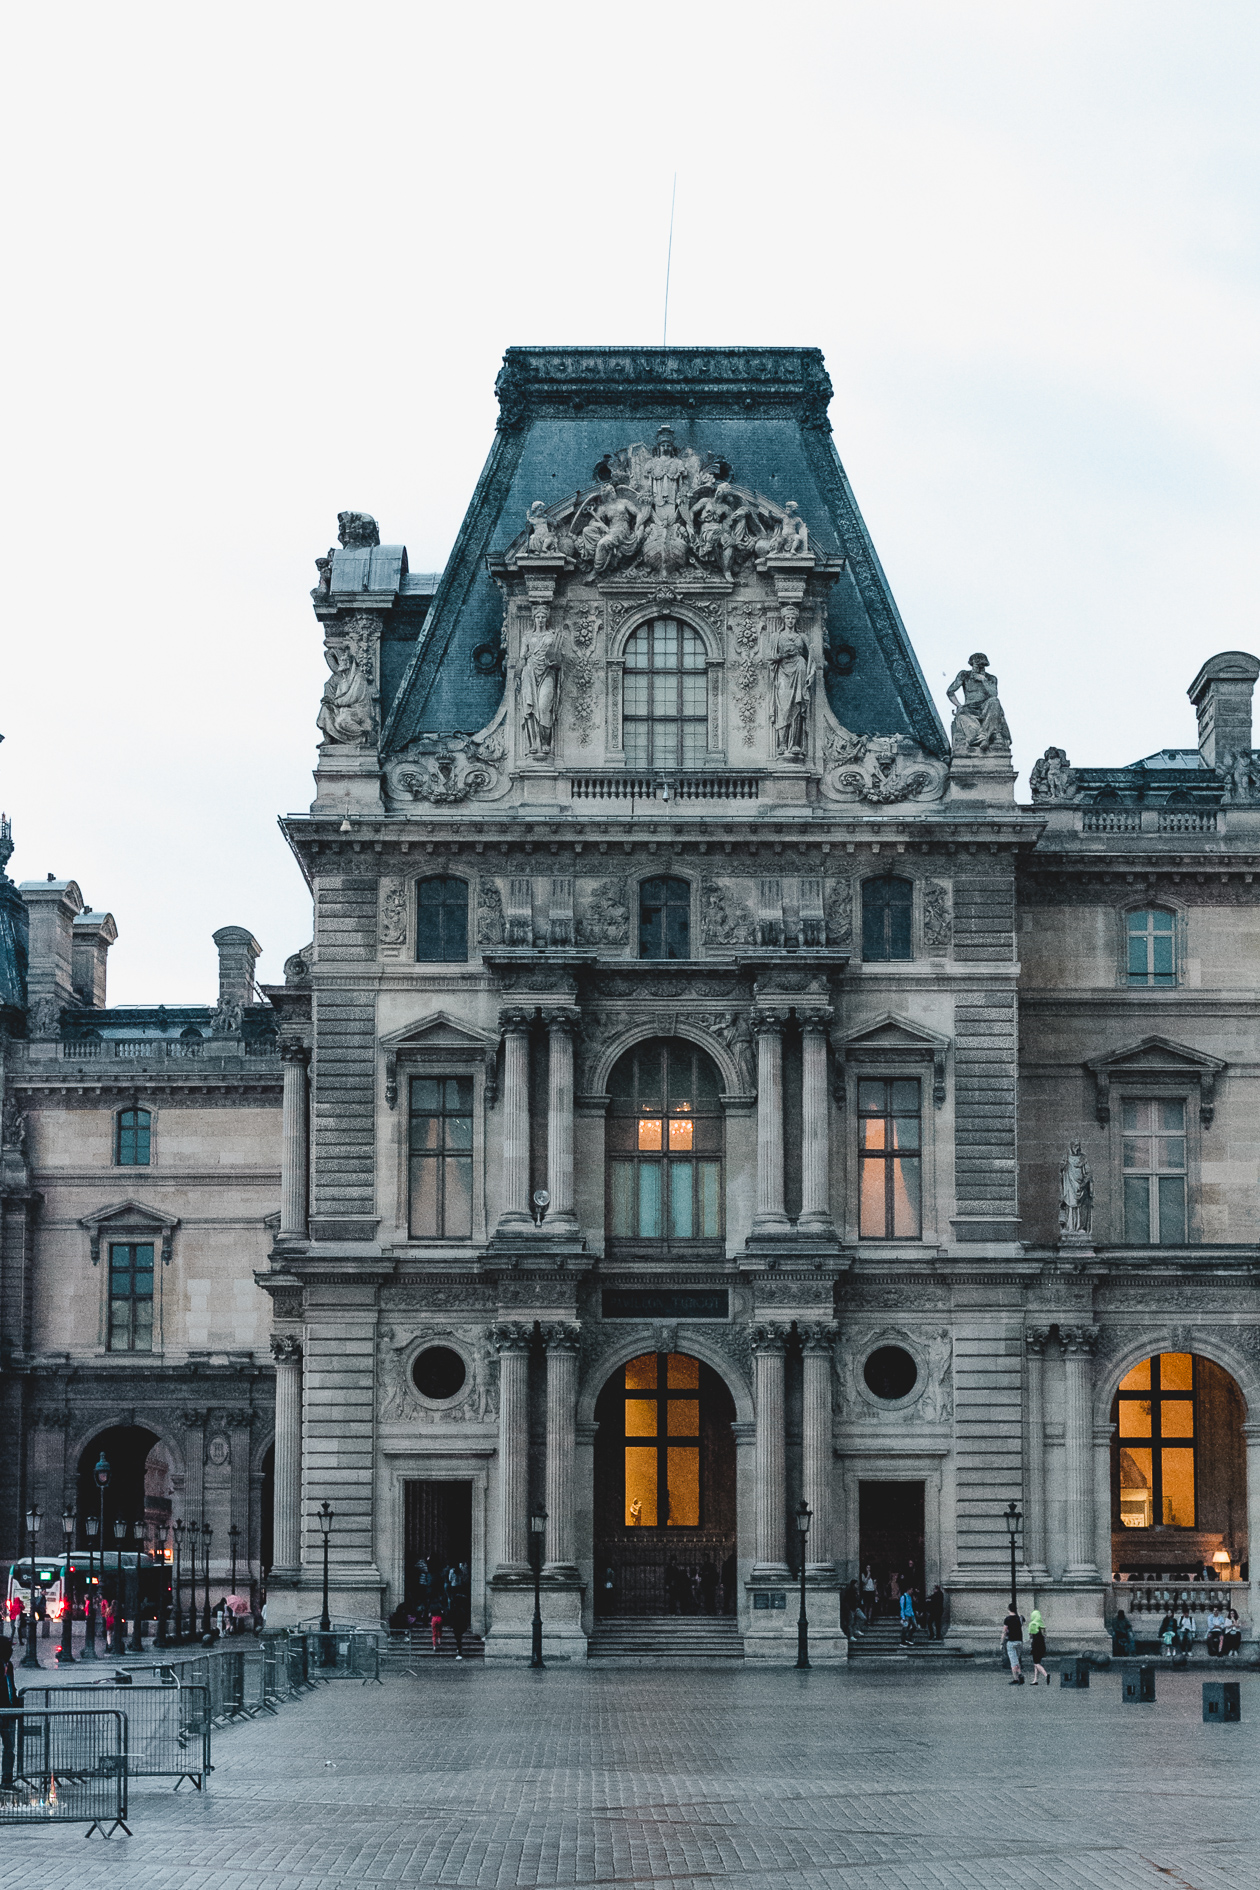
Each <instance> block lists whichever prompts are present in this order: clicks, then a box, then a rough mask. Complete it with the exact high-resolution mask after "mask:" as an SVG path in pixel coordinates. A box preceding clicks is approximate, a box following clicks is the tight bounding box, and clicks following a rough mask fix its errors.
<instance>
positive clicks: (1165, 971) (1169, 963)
mask: <svg viewBox="0 0 1260 1890" xmlns="http://www.w3.org/2000/svg"><path fill="white" fill-rule="evenodd" d="M1175 923H1176V921H1175V919H1174V916H1173V914H1172V913H1171V912H1162V911H1160V910H1158V909H1153V910H1150V911H1146V912H1130V913H1129V915H1128V919H1127V921H1126V929H1127V933H1128V957H1127V965H1126V969H1127V973H1128V980H1129V983H1130V984H1146V985H1152V984H1154V985H1174V984H1176V982H1177V963H1176V956H1175V949H1174V948H1175V931H1174V927H1175Z"/></svg>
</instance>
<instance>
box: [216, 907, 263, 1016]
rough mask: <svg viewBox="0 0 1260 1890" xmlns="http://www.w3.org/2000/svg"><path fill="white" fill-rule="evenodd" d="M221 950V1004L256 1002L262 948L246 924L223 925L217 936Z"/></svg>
mask: <svg viewBox="0 0 1260 1890" xmlns="http://www.w3.org/2000/svg"><path fill="white" fill-rule="evenodd" d="M214 942H215V944H216V945H217V946H218V948H219V1004H220V1007H222V1006H223V1005H225V1004H252V1003H253V1002H254V966H255V965H256V964H257V963H258V960H259V958H260V957H261V956H262V946H261V945H260V944H259V943H258V940H257V939H256V938H255V937H254V935H253V933H252V932H247V931H246V930H245V927H244V926H243V925H221V926H220V927H219V929H218V931H217V932H216V933H215V934H214Z"/></svg>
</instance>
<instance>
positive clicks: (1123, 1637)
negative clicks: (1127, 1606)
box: [1111, 1608, 1136, 1658]
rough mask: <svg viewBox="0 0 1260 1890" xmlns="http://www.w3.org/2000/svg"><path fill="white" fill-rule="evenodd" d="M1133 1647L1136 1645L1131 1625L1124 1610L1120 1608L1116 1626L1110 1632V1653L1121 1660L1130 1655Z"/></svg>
mask: <svg viewBox="0 0 1260 1890" xmlns="http://www.w3.org/2000/svg"><path fill="white" fill-rule="evenodd" d="M1135 1646H1136V1643H1135V1641H1134V1639H1133V1623H1132V1622H1131V1621H1130V1619H1129V1617H1128V1615H1127V1614H1126V1613H1125V1611H1124V1609H1123V1608H1121V1610H1120V1612H1119V1613H1118V1614H1117V1616H1116V1625H1115V1627H1114V1629H1113V1630H1112V1635H1111V1651H1112V1653H1113V1654H1115V1655H1117V1657H1121V1658H1122V1657H1123V1656H1124V1655H1126V1654H1131V1653H1132V1652H1133V1651H1134V1648H1135Z"/></svg>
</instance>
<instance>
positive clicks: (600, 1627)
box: [587, 1615, 744, 1664]
mask: <svg viewBox="0 0 1260 1890" xmlns="http://www.w3.org/2000/svg"><path fill="white" fill-rule="evenodd" d="M587 1656H588V1658H589V1659H591V1660H615V1661H625V1662H630V1663H640V1662H649V1663H655V1662H658V1661H659V1662H661V1663H664V1664H668V1663H670V1662H679V1661H686V1662H688V1663H690V1662H693V1661H695V1662H708V1661H742V1659H743V1658H744V1643H743V1639H742V1637H741V1635H740V1632H739V1625H738V1623H737V1622H736V1621H735V1619H734V1617H733V1616H722V1615H718V1616H716V1617H715V1616H711V1615H710V1616H705V1615H622V1616H620V1617H614V1618H613V1619H611V1620H604V1621H600V1622H598V1623H597V1624H596V1627H595V1631H594V1633H593V1634H592V1635H591V1639H590V1643H589V1646H588V1648H587Z"/></svg>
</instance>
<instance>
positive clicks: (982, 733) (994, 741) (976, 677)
mask: <svg viewBox="0 0 1260 1890" xmlns="http://www.w3.org/2000/svg"><path fill="white" fill-rule="evenodd" d="M967 661H968V664H969V665H970V667H969V668H967V669H960V670H959V672H958V674H957V675H956V676H955V678H954V680H953V682H952V683H951V684H950V685H949V688H948V689H947V690H946V691H945V694H946V695H947V696H948V697H949V700H950V702H951V703H952V705H953V710H954V728H953V746H954V753H955V754H956V755H977V754H986V753H988V751H989V750H990V749H994V748H998V749H1009V747H1010V745H1011V731H1010V729H1009V728H1008V727H1007V726H1006V717H1005V715H1004V714H1003V713H1002V704H1001V703H1000V702H999V701H998V684H997V677H996V676H994V675H992V674H990V671H989V659H988V657H987V656H985V655H984V653H983V651H980V650H977V652H976V653H975V655H974V656H969V657H968V658H967ZM960 696H961V701H960V700H959V697H960Z"/></svg>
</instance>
